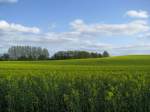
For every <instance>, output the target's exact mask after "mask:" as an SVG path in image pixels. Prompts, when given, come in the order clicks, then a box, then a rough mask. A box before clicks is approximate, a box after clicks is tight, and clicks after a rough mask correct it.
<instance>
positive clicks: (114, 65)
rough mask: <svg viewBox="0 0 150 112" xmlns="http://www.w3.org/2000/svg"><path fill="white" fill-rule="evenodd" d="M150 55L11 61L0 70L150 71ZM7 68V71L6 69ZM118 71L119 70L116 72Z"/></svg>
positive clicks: (0, 63) (1, 66) (0, 67)
mask: <svg viewBox="0 0 150 112" xmlns="http://www.w3.org/2000/svg"><path fill="white" fill-rule="evenodd" d="M149 68H150V55H130V56H117V57H109V58H97V59H72V60H56V61H11V62H9V61H8V62H7V61H5V62H0V71H2V72H7V71H8V70H9V71H10V72H11V71H22V70H26V71H31V70H32V71H41V70H42V71H46V72H52V71H60V72H61V71H63V72H76V71H91V72H94V71H95V72H96V71H105V72H112V71H115V72H116V71H119V72H126V71H132V72H135V71H136V72H141V71H142V72H150V70H149ZM6 70H7V71H6ZM116 73H117V72H116Z"/></svg>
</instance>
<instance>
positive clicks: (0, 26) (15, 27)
mask: <svg viewBox="0 0 150 112" xmlns="http://www.w3.org/2000/svg"><path fill="white" fill-rule="evenodd" d="M0 30H3V31H14V32H23V33H39V32H40V29H39V28H37V27H27V26H23V25H20V24H15V23H8V22H6V21H3V20H1V21H0Z"/></svg>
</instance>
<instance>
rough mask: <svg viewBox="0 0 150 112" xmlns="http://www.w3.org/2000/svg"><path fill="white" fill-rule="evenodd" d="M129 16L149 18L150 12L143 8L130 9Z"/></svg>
mask: <svg viewBox="0 0 150 112" xmlns="http://www.w3.org/2000/svg"><path fill="white" fill-rule="evenodd" d="M126 15H127V16H129V17H132V18H148V17H149V14H148V12H147V11H143V10H139V11H136V10H129V11H128V12H127V13H126Z"/></svg>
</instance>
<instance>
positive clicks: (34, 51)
mask: <svg viewBox="0 0 150 112" xmlns="http://www.w3.org/2000/svg"><path fill="white" fill-rule="evenodd" d="M8 54H9V56H10V58H11V59H15V60H17V59H19V60H38V59H42V60H46V59H48V58H49V52H48V50H47V49H46V48H44V49H42V48H41V47H31V46H12V47H10V48H9V49H8Z"/></svg>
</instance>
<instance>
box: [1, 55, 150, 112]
mask: <svg viewBox="0 0 150 112" xmlns="http://www.w3.org/2000/svg"><path fill="white" fill-rule="evenodd" d="M149 111H150V56H149V55H130V56H119V57H110V58H101V59H98V58H97V59H73V60H58V61H1V62H0V112H149Z"/></svg>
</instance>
